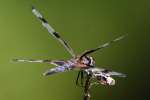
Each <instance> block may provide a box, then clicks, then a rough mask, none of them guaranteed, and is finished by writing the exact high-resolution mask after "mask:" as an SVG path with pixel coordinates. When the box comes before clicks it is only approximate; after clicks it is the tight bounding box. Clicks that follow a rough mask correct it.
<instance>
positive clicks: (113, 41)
mask: <svg viewBox="0 0 150 100" xmlns="http://www.w3.org/2000/svg"><path fill="white" fill-rule="evenodd" d="M126 36H127V35H122V36H120V37H118V38H115V39H114V40H112V41H110V42H107V43H105V44H103V45H100V46H98V47H97V48H94V49H91V50H87V51H85V52H84V53H83V54H82V55H81V58H82V57H84V56H86V55H88V54H90V53H93V52H95V51H97V50H100V49H103V48H106V47H108V46H110V45H111V44H113V43H115V42H117V41H119V40H122V39H123V38H125V37H126Z"/></svg>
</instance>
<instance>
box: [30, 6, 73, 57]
mask: <svg viewBox="0 0 150 100" xmlns="http://www.w3.org/2000/svg"><path fill="white" fill-rule="evenodd" d="M32 13H33V14H34V15H35V16H36V17H37V18H38V19H39V20H40V21H41V23H42V25H43V27H44V28H46V29H47V30H48V32H49V33H50V34H51V35H52V36H53V37H55V38H56V39H57V40H58V41H59V42H60V43H61V44H62V45H63V46H64V47H65V49H66V50H67V51H68V52H69V53H70V54H71V55H72V56H73V57H75V53H74V51H73V49H72V48H71V47H70V46H69V45H68V43H67V42H66V41H65V40H64V39H62V38H61V36H60V35H59V33H58V32H56V31H55V30H54V29H53V28H52V27H51V26H50V25H49V23H48V21H47V20H46V19H45V18H44V17H43V16H42V14H41V13H40V12H39V11H38V10H37V9H35V7H32Z"/></svg>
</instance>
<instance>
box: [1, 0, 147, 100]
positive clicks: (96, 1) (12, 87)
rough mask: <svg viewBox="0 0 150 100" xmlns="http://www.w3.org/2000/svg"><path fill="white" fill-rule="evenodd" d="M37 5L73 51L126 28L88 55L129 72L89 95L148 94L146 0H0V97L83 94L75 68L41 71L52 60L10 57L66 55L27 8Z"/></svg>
mask: <svg viewBox="0 0 150 100" xmlns="http://www.w3.org/2000/svg"><path fill="white" fill-rule="evenodd" d="M31 5H35V6H36V8H38V9H39V10H40V11H41V12H42V14H44V16H45V17H46V19H48V21H49V23H50V24H51V25H52V26H53V27H54V28H55V29H56V30H57V31H58V32H60V33H61V36H62V37H63V38H64V39H65V40H67V41H68V42H69V44H70V45H71V46H72V48H73V49H74V50H75V52H76V53H77V54H80V53H81V52H83V51H84V50H86V49H89V48H94V47H96V46H98V45H100V44H103V43H105V42H107V41H110V40H112V39H114V38H115V37H118V36H120V35H122V34H128V37H127V38H125V39H124V40H121V41H119V42H117V43H116V44H113V45H111V46H110V47H109V48H106V49H103V50H101V51H98V52H96V53H93V54H92V56H93V57H94V58H95V60H96V64H97V66H99V67H105V66H107V68H110V69H113V70H115V71H119V72H123V73H126V74H127V75H128V77H127V78H125V79H122V78H116V81H117V84H116V86H113V87H106V86H99V87H93V88H92V91H91V92H92V100H141V99H142V100H148V97H149V94H148V93H149V89H150V81H149V80H150V79H149V76H150V73H149V67H150V63H149V62H150V61H149V56H150V45H149V43H150V27H149V26H150V6H149V5H150V1H148V0H142V1H141V0H138V1H137V0H0V100H82V96H83V90H82V89H81V88H80V87H77V86H76V85H75V79H76V75H77V72H76V71H71V72H66V73H61V74H58V75H54V76H52V77H43V76H42V73H43V72H44V71H45V70H47V69H49V68H52V67H53V66H52V65H48V64H39V63H14V62H11V59H13V58H33V59H66V60H67V59H70V55H69V54H68V53H67V52H66V51H65V50H64V48H63V47H62V46H61V45H60V44H59V43H58V42H57V41H56V40H55V39H54V38H52V36H49V34H48V33H47V30H45V29H44V28H43V27H42V25H41V24H40V23H39V21H38V20H37V19H36V17H35V16H34V15H33V14H32V13H31Z"/></svg>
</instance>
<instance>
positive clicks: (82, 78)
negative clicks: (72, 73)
mask: <svg viewBox="0 0 150 100" xmlns="http://www.w3.org/2000/svg"><path fill="white" fill-rule="evenodd" d="M79 79H80V84H79ZM76 85H77V86H81V87H83V86H84V71H83V70H80V71H79V72H78V75H77V79H76Z"/></svg>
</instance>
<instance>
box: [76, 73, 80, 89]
mask: <svg viewBox="0 0 150 100" xmlns="http://www.w3.org/2000/svg"><path fill="white" fill-rule="evenodd" d="M80 74H81V71H79V72H78V75H77V79H76V85H77V86H79V77H80Z"/></svg>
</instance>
